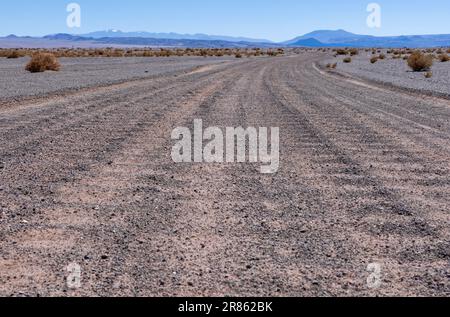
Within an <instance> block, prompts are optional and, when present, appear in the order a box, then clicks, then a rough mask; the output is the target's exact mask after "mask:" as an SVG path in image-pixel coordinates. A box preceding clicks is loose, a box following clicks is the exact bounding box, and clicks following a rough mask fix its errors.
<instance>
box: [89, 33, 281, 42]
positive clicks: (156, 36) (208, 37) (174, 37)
mask: <svg viewBox="0 0 450 317" xmlns="http://www.w3.org/2000/svg"><path fill="white" fill-rule="evenodd" d="M80 36H82V37H88V38H94V39H101V38H105V37H109V38H124V37H125V38H147V39H167V40H199V41H227V42H248V43H272V41H269V40H265V39H252V38H247V37H233V36H223V35H208V34H178V33H150V32H144V31H142V32H122V31H120V30H107V31H97V32H91V33H87V34H83V35H80Z"/></svg>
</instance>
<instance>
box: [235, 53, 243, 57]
mask: <svg viewBox="0 0 450 317" xmlns="http://www.w3.org/2000/svg"><path fill="white" fill-rule="evenodd" d="M234 57H236V58H242V54H241V53H236V54H235V55H234Z"/></svg>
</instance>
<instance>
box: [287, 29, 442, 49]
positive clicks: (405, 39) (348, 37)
mask: <svg viewBox="0 0 450 317" xmlns="http://www.w3.org/2000/svg"><path fill="white" fill-rule="evenodd" d="M311 39H314V40H316V41H318V42H319V43H317V42H316V43H314V42H311V45H310V46H313V47H323V46H325V47H343V46H348V47H411V48H415V47H416V48H420V47H440V46H450V34H441V35H409V36H382V37H377V36H371V35H359V34H354V33H350V32H347V31H344V30H336V31H330V30H322V31H314V32H311V33H308V34H305V35H303V36H300V37H297V38H295V39H292V40H290V41H287V42H284V43H282V44H284V45H287V46H302V45H303V43H304V41H307V40H311Z"/></svg>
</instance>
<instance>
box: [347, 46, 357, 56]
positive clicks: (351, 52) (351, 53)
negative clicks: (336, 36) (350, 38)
mask: <svg viewBox="0 0 450 317" xmlns="http://www.w3.org/2000/svg"><path fill="white" fill-rule="evenodd" d="M349 52H350V55H351V56H355V55H358V54H359V51H358V49H356V48H352V49H351V50H350V51H349Z"/></svg>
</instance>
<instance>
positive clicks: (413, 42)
mask: <svg viewBox="0 0 450 317" xmlns="http://www.w3.org/2000/svg"><path fill="white" fill-rule="evenodd" d="M40 46H42V47H104V46H130V47H131V46H149V47H198V48H213V47H217V48H224V47H230V48H233V47H234V48H238V47H239V48H245V47H262V48H268V47H410V48H422V47H448V46H450V34H441V35H409V36H384V37H377V36H371V35H359V34H354V33H350V32H347V31H344V30H320V31H314V32H311V33H308V34H305V35H303V36H299V37H296V38H294V39H292V40H289V41H286V42H282V43H274V42H271V41H269V40H264V39H252V38H245V37H231V36H220V35H206V34H178V33H149V32H122V31H119V30H107V31H98V32H92V33H88V34H82V35H72V34H64V33H62V34H52V35H47V36H44V37H41V38H36V37H29V36H28V37H27V36H25V37H18V36H16V35H13V34H12V35H9V36H7V37H3V38H0V47H40Z"/></svg>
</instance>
